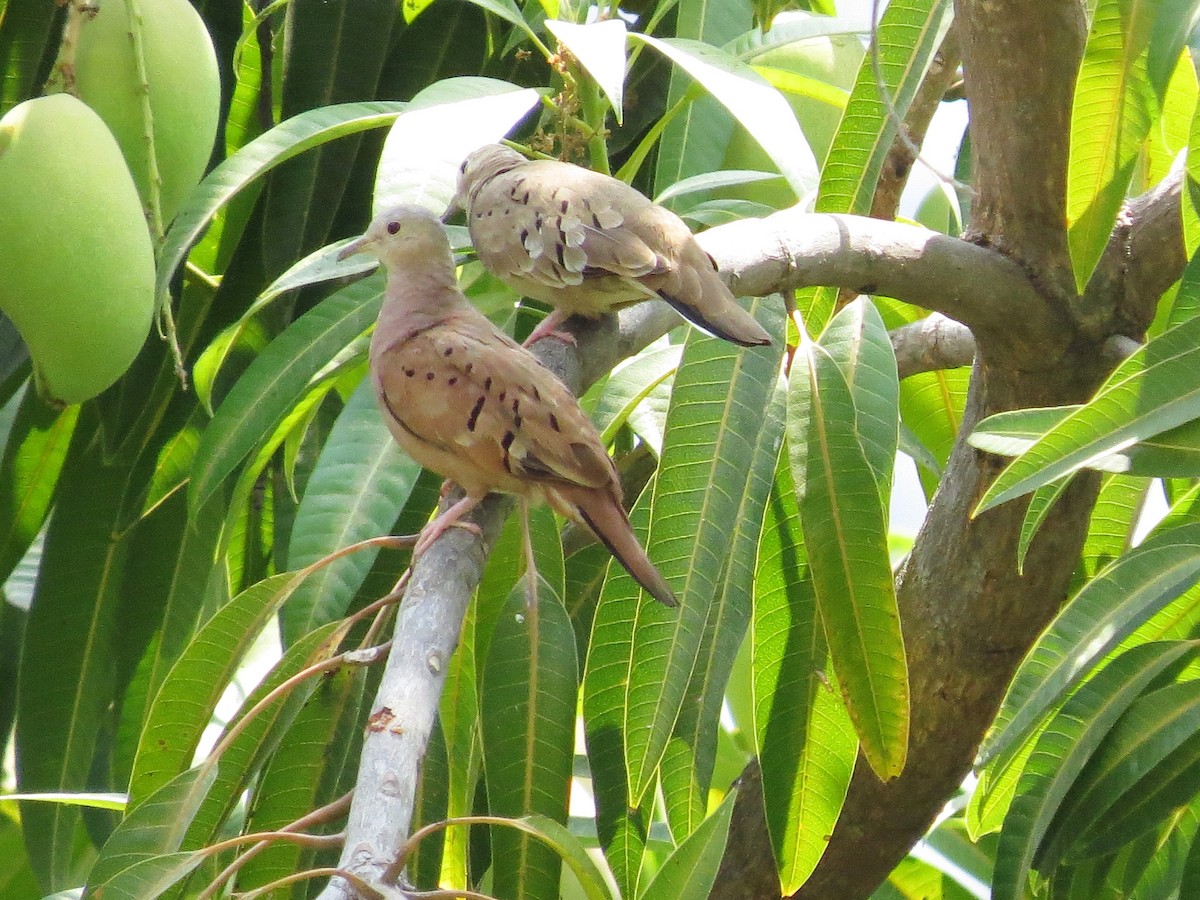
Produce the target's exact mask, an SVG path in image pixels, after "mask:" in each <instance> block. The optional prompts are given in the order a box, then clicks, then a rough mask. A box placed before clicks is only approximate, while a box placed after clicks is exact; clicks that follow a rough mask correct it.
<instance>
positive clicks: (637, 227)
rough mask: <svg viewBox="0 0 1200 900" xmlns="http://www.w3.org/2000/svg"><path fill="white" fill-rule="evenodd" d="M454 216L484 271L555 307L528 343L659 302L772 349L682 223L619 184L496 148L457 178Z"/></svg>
mask: <svg viewBox="0 0 1200 900" xmlns="http://www.w3.org/2000/svg"><path fill="white" fill-rule="evenodd" d="M457 209H462V210H464V211H465V212H466V215H467V227H468V229H469V230H470V232H471V242H472V243H473V244H474V246H475V252H476V253H477V254H478V256H479V259H480V261H481V262H482V263H483V265H484V266H485V267H486V268H487V269H488V270H489V271H491V272H492V273H493V274H494V275H496V276H497V277H498V278H500V279H501V280H502V281H504V282H505V283H507V284H508V285H509V286H510V287H512V288H513V289H515V290H516V291H518V292H520V293H521V294H523V295H524V296H526V297H532V298H534V299H535V300H540V301H542V302H543V303H548V304H550V306H551V307H553V308H554V312H552V313H551V314H550V316H548V317H547V318H546V319H545V320H543V321H542V323H541V324H540V325H539V326H538V327H537V328H536V329H535V330H534V332H533V334H531V335H530V336H529V339H528V341H526V343H527V344H531V343H533V342H534V341H536V340H538V339H540V338H542V337H545V336H546V335H548V334H552V333H556V334H559V336H563V335H562V333H561V332H558V331H557V329H558V328H559V326H560V325H561V323H562V322H563V321H564V320H565V319H566V318H567V317H568V316H571V315H581V316H588V317H592V318H595V317H596V316H599V315H601V314H602V313H606V312H610V311H612V310H614V309H618V308H620V307H622V306H626V305H628V304H630V303H637V302H638V301H641V300H649V299H654V298H660V299H662V300H665V301H666V302H667V303H669V304H670V305H671V306H672V307H674V308H675V310H676V311H677V312H678V313H679V314H680V315H681V316H683V317H684V318H685V319H687V320H688V321H690V322H692V323H693V324H695V325H698V326H699V327H700V328H702V329H704V330H705V331H707V332H710V333H711V334H715V335H716V336H717V337H721V338H724V339H725V340H727V341H732V342H733V343H735V344H741V345H742V346H754V345H759V344H769V343H771V339H770V337H769V336H768V335H767V332H766V331H765V330H763V328H762V326H761V325H759V324H758V322H756V321H755V320H754V317H753V316H752V315H750V313H748V312H747V311H746V310H744V309H742V308H741V307H740V306H738V303H737V300H735V299H734V296H733V294H732V293H730V291H729V288H727V287H726V286H725V283H724V282H723V281H722V280H721V278H720V276H719V275H718V274H717V266H716V263H715V262H714V261H713V259H712V257H711V256H709V255H708V254H707V253H705V252H704V250H703V249H701V247H700V245H699V244H698V243H696V239H695V238H694V237H693V236H692V233H691V232H690V231H689V230H688V227H687V225H685V224H684V222H683V220H682V219H680V218H679V217H678V216H677V215H675V214H674V213H673V212H671V211H670V210H667V209H665V208H663V207H661V206H658V205H657V204H655V203H653V202H651V201H650V200H649V199H648V198H646V197H645V196H644V195H642V194H641V193H639V192H638V191H637V190H636V189H635V188H632V187H630V186H629V185H627V184H625V183H624V182H623V181H619V180H618V179H616V178H612V177H610V176H608V175H604V174H601V173H599V172H592V171H589V170H588V169H583V168H580V167H579V166H575V165H571V164H570V163H564V162H557V161H555V160H533V161H530V160H527V159H525V157H523V156H521V154H519V153H517V152H516V151H515V150H511V149H509V148H508V147H505V146H503V145H501V144H489V145H487V146H484V147H481V148H480V149H478V150H476V151H474V152H473V153H471V154H470V155H469V156H467V158H466V160H465V161H464V162H463V164H462V167H461V168H460V170H459V176H458V187H457V192H456V193H455V196H454V199H453V200H451V202H450V207H449V209H447V215H450V214H451V213H453V212H454V211H455V210H457ZM566 339H567V340H570V338H569V336H567V337H566Z"/></svg>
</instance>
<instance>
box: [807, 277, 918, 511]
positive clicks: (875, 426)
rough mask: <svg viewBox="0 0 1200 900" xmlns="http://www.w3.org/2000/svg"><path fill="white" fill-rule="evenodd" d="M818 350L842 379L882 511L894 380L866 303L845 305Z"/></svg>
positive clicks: (876, 318)
mask: <svg viewBox="0 0 1200 900" xmlns="http://www.w3.org/2000/svg"><path fill="white" fill-rule="evenodd" d="M821 346H822V347H824V348H825V349H826V350H827V351H828V352H829V355H830V356H831V357H833V359H834V361H835V362H836V363H837V364H838V368H840V369H841V370H842V374H843V375H844V376H845V377H846V382H847V384H848V385H849V387H850V394H851V396H852V398H853V400H854V410H855V413H856V415H857V417H858V431H859V440H860V442H861V443H862V448H863V452H864V453H865V454H866V458H867V462H868V463H870V466H871V471H873V472H874V473H875V480H876V482H877V483H878V484H879V496H880V497H881V499H882V500H883V504H884V509H887V506H888V501H889V499H890V498H891V495H892V470H893V469H895V467H896V447H897V445H898V443H899V440H900V420H899V416H898V412H897V411H898V410H899V408H900V379H899V376H898V375H897V372H896V354H895V351H894V350H893V349H892V342H891V339H890V338H889V337H888V332H887V328H886V326H885V325H884V324H883V319H882V318H881V317H880V315H879V311H878V310H877V309H876V308H875V304H873V303H872V302H871V301H870V300H869V299H868V298H867V297H859V298H858V299H856V300H854V301H853V302H851V303H849V304H847V305H846V306H845V307H844V308H843V309H842V310H841V311H840V312H839V313H838V314H837V315H836V316H834V317H833V321H831V322H830V323H829V325H828V327H826V329H825V331H824V332H822V334H821Z"/></svg>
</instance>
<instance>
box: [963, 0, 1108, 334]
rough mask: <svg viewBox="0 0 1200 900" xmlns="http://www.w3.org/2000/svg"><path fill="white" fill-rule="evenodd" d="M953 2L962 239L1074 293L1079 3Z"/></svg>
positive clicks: (1082, 21)
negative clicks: (964, 165)
mask: <svg viewBox="0 0 1200 900" xmlns="http://www.w3.org/2000/svg"><path fill="white" fill-rule="evenodd" d="M954 10H955V22H956V23H957V28H958V34H959V40H960V42H961V47H962V53H963V76H964V79H965V82H966V89H967V100H968V102H969V103H970V107H971V146H972V152H973V158H974V162H975V173H974V186H975V190H976V192H977V194H976V197H975V200H974V202H973V203H972V205H971V217H972V222H971V226H970V229H969V231H968V233H967V238H968V240H977V241H979V242H982V243H987V244H990V245H991V246H993V247H996V248H997V249H999V250H1000V251H1001V252H1003V253H1005V254H1006V255H1008V256H1011V257H1013V258H1014V259H1016V260H1019V261H1020V262H1021V264H1022V265H1023V266H1024V267H1025V268H1026V269H1027V271H1028V272H1029V273H1030V274H1031V275H1032V276H1033V278H1034V279H1036V280H1037V282H1038V283H1039V284H1040V286H1041V288H1042V290H1043V292H1044V293H1046V294H1047V295H1050V296H1057V297H1061V298H1067V297H1071V296H1073V295H1074V293H1075V281H1074V276H1073V274H1072V272H1071V260H1070V255H1069V254H1068V252H1067V229H1066V196H1067V189H1066V175H1067V155H1068V152H1069V135H1070V123H1071V104H1072V99H1073V95H1074V90H1075V74H1076V71H1077V70H1078V67H1079V59H1080V57H1081V56H1082V53H1083V41H1084V37H1085V35H1086V29H1087V10H1086V7H1085V4H1084V2H1083V0H1011V2H1008V3H996V2H994V0H956V2H955V4H954ZM977 335H978V332H977Z"/></svg>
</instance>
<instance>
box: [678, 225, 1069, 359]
mask: <svg viewBox="0 0 1200 900" xmlns="http://www.w3.org/2000/svg"><path fill="white" fill-rule="evenodd" d="M700 237H701V238H702V243H703V244H704V246H705V249H707V250H708V251H709V252H710V253H712V254H713V255H714V256H715V257H716V258H717V260H718V261H719V262H720V264H721V271H722V272H723V273H724V274H725V275H726V276H727V277H728V278H729V283H730V286H731V287H732V288H733V290H734V293H737V294H743V295H754V296H760V295H762V294H767V293H771V292H773V291H778V290H792V289H795V288H800V287H806V286H809V285H814V284H822V285H830V286H834V287H841V288H847V289H850V290H853V291H856V292H858V293H869V294H882V295H884V296H887V297H894V298H895V299H897V300H904V301H906V302H908V303H912V304H915V305H917V306H922V307H925V308H926V309H932V310H935V311H937V312H940V313H942V314H943V315H946V316H949V317H950V318H952V319H955V320H957V321H959V322H962V323H963V324H964V325H966V326H968V327H969V328H970V329H971V331H972V332H974V333H975V335H976V336H977V337H979V336H981V335H987V336H988V339H989V341H990V343H991V346H992V347H993V349H994V350H995V351H996V352H1002V353H1007V354H1010V355H1012V356H1013V357H1016V358H1019V359H1021V360H1022V361H1023V362H1024V363H1025V364H1026V367H1029V368H1034V367H1044V366H1047V365H1050V364H1052V362H1053V361H1054V360H1055V359H1056V358H1058V357H1059V356H1061V354H1062V353H1063V352H1064V350H1065V349H1066V345H1067V342H1068V339H1069V332H1068V331H1067V329H1066V324H1067V323H1066V321H1065V316H1064V314H1063V313H1062V312H1060V311H1058V310H1057V308H1056V307H1055V306H1054V305H1053V304H1051V303H1049V302H1047V298H1046V297H1045V296H1043V295H1042V294H1040V293H1039V292H1038V291H1037V289H1036V288H1035V287H1034V286H1033V285H1032V283H1031V282H1030V279H1029V274H1028V273H1027V272H1026V271H1025V270H1024V269H1023V268H1022V267H1021V266H1019V265H1018V264H1017V263H1015V262H1013V261H1012V260H1011V259H1009V258H1007V257H1005V256H1003V255H1002V254H1000V253H997V252H995V251H994V250H991V249H989V248H987V247H980V246H976V245H975V244H971V243H968V242H967V241H963V240H959V239H958V238H952V237H948V236H946V235H944V234H939V233H938V232H936V231H929V230H928V229H925V228H921V227H919V226H915V225H906V224H904V223H901V222H886V221H883V220H881V219H871V218H867V217H865V216H849V215H833V214H825V213H805V212H801V211H800V210H799V209H796V208H792V209H787V210H783V211H782V212H778V213H775V214H774V215H772V216H768V217H767V218H765V219H746V220H743V221H741V222H733V223H731V224H729V225H724V226H722V227H720V228H714V229H712V231H708V232H705V233H704V234H702V235H701V236H700Z"/></svg>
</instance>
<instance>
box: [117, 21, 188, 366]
mask: <svg viewBox="0 0 1200 900" xmlns="http://www.w3.org/2000/svg"><path fill="white" fill-rule="evenodd" d="M110 2H112V0H110ZM125 9H126V10H127V11H128V15H129V40H130V41H131V42H132V44H133V48H132V49H133V66H134V72H135V73H136V75H137V80H138V90H139V93H140V94H141V102H142V129H143V132H144V133H143V135H142V137H143V139H144V140H145V142H146V170H147V171H146V175H147V182H148V183H147V190H146V207H147V209H146V221H147V222H148V223H149V225H150V236H151V238H153V240H154V247H155V251H156V252H157V250H158V248H159V247H161V246H162V240H163V233H164V229H163V217H162V175H161V173H160V172H159V170H158V154H157V153H156V152H155V146H154V110H153V108H152V107H151V104H150V78H149V75H148V74H147V72H146V48H145V44H144V42H143V40H142V10H141V5H140V2H139V0H125ZM158 330H159V333H160V334H161V335H162V336H163V339H164V340H165V341H166V342H167V345H168V346H169V347H170V348H171V357H172V358H173V360H174V362H175V372H176V374H177V375H178V376H179V378H180V381H181V382H182V383H183V384H185V385H186V384H187V375H186V370H185V368H184V365H183V350H182V349H181V348H180V346H179V334H178V332H177V331H176V329H175V317H174V315H173V314H172V312H171V301H170V298H168V299H167V301H166V302H165V303H163V304H161V305H160V306H159V308H158Z"/></svg>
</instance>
